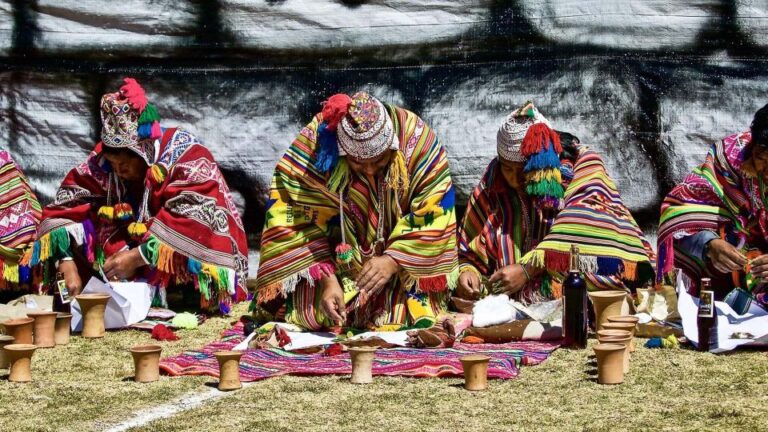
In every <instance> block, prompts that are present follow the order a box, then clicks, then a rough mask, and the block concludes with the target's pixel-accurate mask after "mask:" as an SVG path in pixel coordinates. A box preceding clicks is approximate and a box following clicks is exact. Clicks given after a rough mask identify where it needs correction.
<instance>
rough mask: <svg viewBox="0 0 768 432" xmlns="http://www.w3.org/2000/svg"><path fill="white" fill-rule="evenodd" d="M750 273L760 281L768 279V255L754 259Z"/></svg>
mask: <svg viewBox="0 0 768 432" xmlns="http://www.w3.org/2000/svg"><path fill="white" fill-rule="evenodd" d="M750 272H751V273H752V276H754V277H756V278H758V279H768V255H760V256H759V257H757V258H755V259H753V260H752V268H751V269H750Z"/></svg>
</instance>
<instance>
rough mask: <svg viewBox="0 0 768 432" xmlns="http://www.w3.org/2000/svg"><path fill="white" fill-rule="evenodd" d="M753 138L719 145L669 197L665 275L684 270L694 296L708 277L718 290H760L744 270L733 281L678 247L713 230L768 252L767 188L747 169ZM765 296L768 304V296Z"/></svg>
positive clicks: (662, 240) (663, 224) (663, 242)
mask: <svg viewBox="0 0 768 432" xmlns="http://www.w3.org/2000/svg"><path fill="white" fill-rule="evenodd" d="M751 140H752V137H751V134H750V132H744V133H740V134H735V135H731V136H729V137H727V138H725V139H723V140H722V141H720V142H718V143H716V144H715V145H713V146H712V148H711V149H710V150H709V152H708V153H707V156H706V159H705V160H704V163H703V164H701V165H700V166H699V167H697V168H695V169H694V170H693V171H692V172H691V173H690V174H688V175H687V176H686V177H685V179H684V180H683V182H682V183H680V184H678V185H677V186H675V188H674V189H672V191H670V193H669V194H668V195H667V196H666V198H665V199H664V202H663V203H662V206H661V221H660V226H659V237H658V251H659V279H661V277H662V276H663V275H665V274H668V273H669V272H671V271H672V270H673V269H674V268H680V269H681V270H682V271H683V272H684V274H685V275H686V276H688V277H689V279H690V282H691V292H692V293H693V294H695V293H696V291H698V281H699V280H700V279H701V278H702V277H710V278H712V282H713V284H712V285H713V286H714V287H716V288H717V289H718V292H720V291H721V290H722V291H723V292H727V291H728V290H730V289H731V288H733V287H734V286H740V287H741V288H747V289H750V290H753V292H754V290H756V289H758V284H757V283H756V282H755V281H753V280H745V279H744V278H745V273H744V272H742V273H741V275H740V276H739V278H740V279H739V280H733V277H732V275H730V274H722V273H719V272H717V271H715V270H714V268H712V267H711V265H708V264H707V263H705V262H702V260H701V259H700V257H695V256H692V255H690V254H687V253H685V251H684V250H683V249H682V248H679V247H678V240H679V239H681V238H683V237H686V236H690V235H694V234H696V233H699V232H701V231H705V230H707V231H712V232H714V233H716V234H717V235H718V236H719V237H721V238H723V239H726V240H727V241H728V242H729V243H731V244H733V245H736V246H737V248H739V249H741V250H743V251H744V252H747V251H749V250H751V249H758V250H760V251H762V253H765V252H767V251H768V210H766V204H765V200H766V187H765V185H764V184H763V182H762V181H761V180H760V179H758V178H751V177H748V176H746V175H745V174H744V172H743V170H742V164H743V163H744V161H745V150H746V149H747V148H748V146H749V144H750V142H751ZM760 289H763V288H762V287H760ZM755 294H759V293H756V292H755ZM759 298H762V299H763V300H762V301H764V302H765V297H764V296H762V297H759Z"/></svg>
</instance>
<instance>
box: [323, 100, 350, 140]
mask: <svg viewBox="0 0 768 432" xmlns="http://www.w3.org/2000/svg"><path fill="white" fill-rule="evenodd" d="M351 103H352V98H350V97H349V96H347V95H345V94H343V93H337V94H335V95H333V96H331V97H329V98H328V100H326V101H325V102H323V110H322V115H323V122H324V123H326V124H327V128H328V130H329V131H331V132H335V131H336V128H338V127H339V122H341V119H343V118H344V116H345V115H347V111H348V110H349V104H351Z"/></svg>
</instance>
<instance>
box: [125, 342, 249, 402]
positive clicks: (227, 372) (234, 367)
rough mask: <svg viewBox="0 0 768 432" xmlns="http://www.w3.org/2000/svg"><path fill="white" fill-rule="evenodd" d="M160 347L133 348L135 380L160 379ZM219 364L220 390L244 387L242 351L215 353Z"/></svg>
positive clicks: (150, 380)
mask: <svg viewBox="0 0 768 432" xmlns="http://www.w3.org/2000/svg"><path fill="white" fill-rule="evenodd" d="M162 349H163V348H162V347H161V346H160V345H138V346H135V347H133V348H131V350H130V351H131V355H132V356H133V364H134V372H135V373H134V377H133V380H134V381H136V382H140V383H150V382H154V381H157V380H159V379H160V353H161V351H162ZM213 355H214V356H215V357H216V360H217V361H218V362H219V386H218V387H219V390H222V391H228V390H237V389H239V388H241V387H242V386H243V384H242V383H241V382H240V357H241V356H242V355H243V353H242V352H241V351H216V352H215V353H213Z"/></svg>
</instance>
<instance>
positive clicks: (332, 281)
mask: <svg viewBox="0 0 768 432" xmlns="http://www.w3.org/2000/svg"><path fill="white" fill-rule="evenodd" d="M320 287H321V289H322V290H323V292H322V295H321V297H320V311H321V312H322V313H323V314H325V316H327V317H328V318H330V319H331V320H332V321H334V322H337V323H341V324H342V325H344V323H345V322H346V321H347V312H346V309H345V305H344V290H343V289H342V288H341V285H340V284H339V279H338V278H337V277H336V275H326V276H325V277H323V279H322V280H321V281H320Z"/></svg>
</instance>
